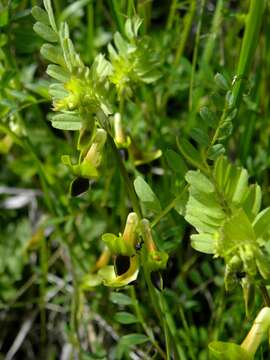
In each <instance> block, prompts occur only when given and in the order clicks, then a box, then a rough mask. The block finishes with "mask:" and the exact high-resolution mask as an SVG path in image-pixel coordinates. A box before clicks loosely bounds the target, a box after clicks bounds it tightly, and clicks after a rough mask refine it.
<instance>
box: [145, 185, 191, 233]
mask: <svg viewBox="0 0 270 360" xmlns="http://www.w3.org/2000/svg"><path fill="white" fill-rule="evenodd" d="M187 189H188V186H187V185H186V186H185V187H184V189H183V190H182V191H181V193H180V194H179V195H178V196H177V197H176V198H175V199H173V200H172V201H171V202H170V203H169V204H168V205H167V206H166V207H165V209H164V210H163V211H162V212H161V213H160V214H158V215H157V216H156V217H155V219H154V220H153V221H152V224H151V227H152V228H153V227H155V226H156V225H157V224H158V223H159V222H160V220H161V219H162V218H163V217H164V216H166V215H167V214H168V213H169V212H170V211H171V210H172V209H173V208H174V207H175V204H176V202H177V201H179V200H180V199H181V197H182V196H183V195H184V194H185V192H186V191H187Z"/></svg>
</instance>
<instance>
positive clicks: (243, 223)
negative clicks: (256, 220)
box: [218, 209, 256, 257]
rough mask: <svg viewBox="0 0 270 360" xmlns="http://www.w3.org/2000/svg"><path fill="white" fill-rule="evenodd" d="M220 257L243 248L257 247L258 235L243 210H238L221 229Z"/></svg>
mask: <svg viewBox="0 0 270 360" xmlns="http://www.w3.org/2000/svg"><path fill="white" fill-rule="evenodd" d="M221 233H222V236H221V241H220V242H219V249H218V251H219V255H221V256H224V257H225V256H226V255H227V254H231V253H233V252H235V251H236V250H237V249H238V248H240V247H241V246H247V245H252V246H253V245H256V235H255V232H254V230H253V228H252V224H251V222H250V221H249V219H248V217H247V215H246V214H245V212H244V210H243V209H239V210H237V211H236V212H235V213H234V214H233V215H232V216H231V217H230V218H228V219H227V220H226V221H225V222H224V224H223V226H222V228H221Z"/></svg>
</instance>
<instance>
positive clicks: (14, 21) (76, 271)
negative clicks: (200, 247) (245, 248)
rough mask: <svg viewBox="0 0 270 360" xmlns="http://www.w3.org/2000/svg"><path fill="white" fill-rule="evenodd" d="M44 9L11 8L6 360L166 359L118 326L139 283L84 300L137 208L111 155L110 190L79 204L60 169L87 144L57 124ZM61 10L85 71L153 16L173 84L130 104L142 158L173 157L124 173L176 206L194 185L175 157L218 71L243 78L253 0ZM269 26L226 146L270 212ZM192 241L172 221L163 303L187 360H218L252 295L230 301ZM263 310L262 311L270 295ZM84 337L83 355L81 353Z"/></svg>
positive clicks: (1, 114)
mask: <svg viewBox="0 0 270 360" xmlns="http://www.w3.org/2000/svg"><path fill="white" fill-rule="evenodd" d="M34 5H42V4H41V2H40V1H35V0H32V1H29V0H12V1H9V0H6V1H5V0H1V1H0V160H1V172H0V228H1V231H0V254H1V256H0V319H1V320H0V321H1V331H0V358H3V359H4V358H6V359H37V358H38V359H63V360H64V359H68V358H70V359H72V358H78V356H79V357H80V358H82V359H118V358H119V359H120V358H126V359H129V358H132V359H144V358H159V355H158V354H155V350H154V349H153V347H152V345H151V344H149V343H147V344H145V343H143V344H142V345H140V341H138V342H137V343H136V342H131V345H129V343H128V339H126V343H125V342H124V341H122V342H121V341H119V339H120V338H121V337H123V336H124V335H127V334H130V333H137V332H138V333H140V332H143V331H142V329H141V328H140V325H139V324H137V322H136V321H135V322H134V321H132V320H131V323H129V324H123V321H121V319H120V321H119V315H118V317H117V313H119V312H120V311H129V312H131V313H133V310H134V308H133V305H132V303H131V302H130V301H131V300H130V299H131V298H130V297H127V298H125V297H122V298H121V296H120V297H119V296H118V297H117V295H119V294H124V295H127V296H131V294H132V291H133V290H132V289H131V288H132V286H128V287H127V288H126V289H125V290H121V291H120V292H117V294H116V292H115V291H112V290H111V289H109V288H105V287H98V288H96V289H95V290H92V291H87V292H81V291H80V289H79V284H80V281H81V279H82V278H83V276H84V275H85V274H87V273H89V272H91V271H92V270H93V268H94V265H95V262H96V259H97V258H98V256H99V254H100V253H101V251H102V243H101V242H100V238H101V235H102V234H103V233H104V232H113V233H118V232H119V229H122V228H123V225H124V223H125V219H126V216H127V214H128V212H129V211H130V204H129V202H128V201H127V198H126V196H125V190H124V184H123V183H122V180H121V177H120V174H119V169H118V168H117V164H116V163H115V162H114V160H113V159H112V158H111V154H110V149H109V148H107V147H106V149H105V151H106V152H105V156H104V162H103V164H102V171H101V174H102V175H101V177H100V179H99V181H98V182H93V183H92V184H91V189H90V190H89V191H88V192H87V193H85V194H84V195H83V196H81V197H78V198H70V197H69V196H68V187H69V183H70V180H71V176H70V174H69V172H68V170H67V168H66V167H65V166H64V165H63V164H62V163H61V160H60V159H61V155H62V154H71V155H74V148H75V144H76V137H75V136H73V134H72V133H71V132H65V131H61V130H57V129H54V128H52V126H51V124H50V122H49V121H48V119H49V118H50V117H51V115H52V105H51V100H50V96H49V94H48V86H49V83H50V79H49V77H48V76H47V75H46V74H45V70H46V66H47V62H46V61H45V60H44V59H43V58H42V57H41V55H40V47H41V45H42V44H43V41H42V40H41V39H40V38H39V37H38V36H37V35H36V34H35V33H34V31H33V29H32V28H33V24H34V19H33V18H32V16H31V8H32V6H34ZM53 5H54V9H55V15H56V18H57V20H58V21H61V20H65V21H67V23H68V25H69V27H70V31H71V37H72V39H73V41H74V44H75V47H76V50H77V51H78V52H79V53H80V54H81V56H82V59H83V61H84V62H85V63H86V64H91V62H92V60H93V59H94V57H95V56H96V55H97V54H98V53H100V52H101V53H103V54H106V55H107V53H108V51H107V45H108V44H109V42H110V41H111V40H112V36H113V33H114V32H115V31H117V30H118V31H120V32H121V31H122V30H123V28H122V27H123V23H124V21H125V19H126V18H127V16H131V15H133V13H134V9H136V12H137V14H138V15H139V16H140V17H141V18H142V19H143V24H142V29H141V34H144V35H145V36H146V37H147V38H148V40H149V42H150V44H151V46H152V49H153V52H154V53H155V55H156V58H157V59H158V68H159V71H160V74H161V76H160V77H159V79H158V80H157V81H156V82H155V83H153V84H148V85H146V84H141V85H139V86H138V87H137V88H136V94H135V95H133V96H132V97H131V98H130V99H129V100H128V101H126V103H125V109H124V113H123V124H124V127H125V129H126V131H127V132H128V133H129V134H131V135H132V139H133V140H134V143H135V145H136V147H137V148H138V149H139V151H140V156H145V154H148V153H151V152H154V151H156V150H158V149H160V150H161V151H162V153H163V156H162V157H160V158H158V159H156V160H154V161H152V162H148V163H145V164H140V165H139V166H137V167H136V168H135V167H134V166H132V165H131V163H130V162H129V159H126V160H125V163H126V166H127V169H128V170H129V172H130V176H131V177H132V178H134V177H135V176H137V175H141V176H143V177H144V179H145V180H146V181H147V183H148V184H149V185H151V187H152V189H153V190H154V192H155V193H156V194H157V195H158V198H159V201H160V203H161V207H162V209H163V208H165V207H166V206H167V205H168V204H169V203H170V201H171V200H172V199H173V198H174V196H175V195H176V194H177V193H178V191H179V189H180V188H181V182H182V174H181V171H180V172H178V170H177V167H176V168H175V167H174V168H173V167H172V166H170V163H169V161H168V159H167V158H166V156H164V154H166V153H167V150H168V149H172V150H177V144H176V136H177V137H181V136H182V135H186V136H188V135H190V133H191V130H192V129H193V128H194V127H195V126H196V124H198V123H199V122H200V121H201V119H200V117H199V115H198V114H199V110H200V108H201V107H202V106H204V105H207V104H209V102H210V97H215V96H216V97H218V96H219V95H218V92H217V85H216V83H215V81H214V75H215V74H216V73H217V72H219V73H222V74H223V76H224V77H225V78H226V79H228V81H232V79H233V77H234V75H235V73H236V68H237V63H238V58H239V53H240V47H241V42H242V38H243V31H244V23H245V14H246V13H247V11H248V2H244V1H243V2H239V1H234V0H230V1H223V0H217V1H214V0H213V1H212V0H210V1H204V0H202V1H199V0H197V1H196V0H188V1H184V0H183V1H180V0H171V1H162V0H152V1H150V0H149V1H145V0H137V1H136V0H134V1H129V0H119V1H114V0H98V1H95V0H92V1H91V0H88V1H87V0H79V1H68V0H55V1H53ZM269 19H270V18H269V3H267V7H266V11H265V16H264V21H263V25H262V29H261V34H260V37H259V40H258V47H257V51H256V54H255V56H254V61H253V66H252V70H251V72H250V76H249V77H248V78H247V79H245V82H246V88H245V93H244V96H243V101H242V103H241V107H240V108H239V113H238V116H237V119H236V121H235V122H234V128H233V134H232V136H231V137H230V138H229V140H228V141H227V143H226V148H227V153H228V155H229V157H230V158H231V159H232V160H233V161H235V162H236V163H238V164H241V165H243V166H244V167H246V168H247V169H248V171H249V173H250V175H251V177H252V180H254V181H257V182H258V183H259V184H260V185H261V186H262V188H263V190H264V197H263V201H264V202H265V204H264V205H269V201H270V199H269V195H268V194H269V170H268V169H269V155H268V154H269V140H268V139H269V134H270V127H269V96H270V95H269V91H268V87H269V80H270V79H269V69H270V51H269V49H270V47H269V41H270V28H269V26H270V24H269V21H270V20H269ZM221 100H222V99H221ZM221 100H220V99H216V101H217V103H218V101H221ZM114 106H115V107H116V108H117V104H114ZM217 110H218V111H219V110H220V111H221V110H222V107H221V108H220V109H218V107H217ZM44 192H47V194H46V196H45V195H44ZM47 198H49V199H51V200H50V202H49V203H48V201H47ZM190 232H191V228H190V226H188V225H187V224H186V223H185V221H184V220H183V218H182V217H181V216H180V215H179V214H178V213H177V212H176V211H175V210H172V211H171V212H170V213H169V214H167V215H166V216H165V217H164V218H162V219H161V221H160V222H159V223H158V224H157V226H156V227H155V230H154V236H155V238H156V239H157V242H158V245H159V247H160V248H161V249H162V250H165V251H168V252H169V254H170V259H169V265H168V268H167V270H166V271H165V272H164V274H163V277H164V282H165V290H164V296H165V298H166V300H167V303H168V305H169V309H170V314H171V315H172V317H173V318H174V320H175V324H176V327H177V336H178V337H179V339H180V343H181V346H182V349H183V354H184V356H185V357H183V359H184V358H186V359H207V358H208V355H207V345H208V343H209V342H210V341H212V340H215V339H222V340H224V341H234V342H238V343H239V342H240V341H241V340H242V339H243V337H244V336H245V334H246V331H247V329H248V328H249V326H250V323H251V320H252V319H246V318H245V310H244V303H243V299H242V293H241V289H240V288H237V289H236V290H234V291H233V292H232V293H225V290H224V284H223V271H224V267H223V263H222V262H221V261H219V260H215V261H213V260H212V257H211V256H210V255H203V254H200V253H197V252H195V251H194V250H193V249H192V248H191V247H190V243H189V235H190ZM70 254H72V256H70ZM141 277H142V274H140V276H139V278H138V280H137V281H136V283H135V284H134V288H135V292H136V299H137V300H136V301H137V302H138V304H139V307H140V309H141V312H142V314H143V317H144V319H145V322H146V324H147V326H148V327H149V328H151V329H152V331H153V332H154V333H155V336H156V338H157V339H158V341H159V343H160V344H161V347H163V346H164V338H163V330H162V328H161V325H160V322H159V321H158V319H157V317H156V315H155V313H154V310H153V308H152V306H151V304H150V303H149V300H148V294H147V292H146V289H145V286H144V284H143V282H142V281H141ZM255 302H256V307H255V309H259V308H260V306H261V298H259V297H258V298H257V297H256V298H255ZM120 318H121V316H120ZM135 319H136V318H135ZM133 320H134V319H133ZM78 322H79V323H78ZM78 339H80V348H81V351H80V354H79V355H78V354H77V352H76V351H74V348H75V349H76V348H77V346H78V344H77V341H78ZM142 342H143V341H142ZM263 351H264V348H263V347H262V349H261V350H260V352H259V354H258V359H259V358H263ZM266 358H267V357H266Z"/></svg>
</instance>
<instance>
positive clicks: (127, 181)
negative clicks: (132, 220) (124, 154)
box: [108, 133, 142, 219]
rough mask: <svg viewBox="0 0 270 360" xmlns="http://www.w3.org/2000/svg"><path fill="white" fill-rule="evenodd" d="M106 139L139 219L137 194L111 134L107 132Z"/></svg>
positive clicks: (140, 213)
mask: <svg viewBox="0 0 270 360" xmlns="http://www.w3.org/2000/svg"><path fill="white" fill-rule="evenodd" d="M108 141H109V144H110V146H111V149H112V151H113V154H114V157H115V159H116V161H117V163H118V166H119V170H120V173H121V175H122V178H123V180H124V183H125V186H126V189H127V193H128V196H129V199H130V201H131V204H132V207H133V210H134V211H135V212H136V214H137V215H138V218H139V219H141V218H142V212H141V208H140V203H139V200H138V198H137V195H136V193H135V190H134V186H133V184H132V182H131V180H130V178H129V176H128V173H127V170H126V168H125V165H124V164H123V161H122V159H121V156H120V154H119V152H118V149H117V147H116V145H115V143H114V140H113V138H112V136H111V135H110V134H109V133H108Z"/></svg>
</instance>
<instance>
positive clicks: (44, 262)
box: [40, 230, 48, 355]
mask: <svg viewBox="0 0 270 360" xmlns="http://www.w3.org/2000/svg"><path fill="white" fill-rule="evenodd" d="M41 231H42V234H41V246H40V267H41V272H42V273H41V281H40V329H41V330H40V340H41V353H42V354H44V355H45V353H46V352H45V346H46V283H47V275H48V256H47V246H46V239H45V236H44V233H43V230H41Z"/></svg>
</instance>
